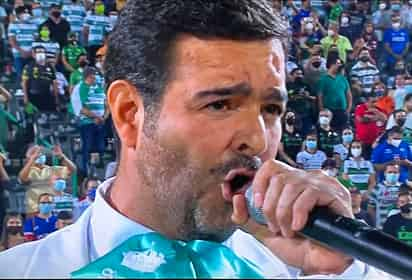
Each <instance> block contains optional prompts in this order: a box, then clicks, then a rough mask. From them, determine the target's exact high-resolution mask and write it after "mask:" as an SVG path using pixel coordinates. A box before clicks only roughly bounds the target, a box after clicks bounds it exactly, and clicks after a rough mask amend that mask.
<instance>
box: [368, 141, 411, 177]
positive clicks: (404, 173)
mask: <svg viewBox="0 0 412 280" xmlns="http://www.w3.org/2000/svg"><path fill="white" fill-rule="evenodd" d="M395 157H399V159H408V160H412V153H411V150H410V149H409V145H408V144H407V143H406V142H405V141H402V142H401V144H400V145H399V147H395V146H393V145H391V144H389V143H388V141H385V142H383V143H381V144H379V145H378V146H377V147H376V148H375V149H374V150H373V152H372V160H371V161H372V163H373V164H383V163H387V162H390V161H392V160H394V158H395ZM400 172H401V173H400V177H399V181H400V182H402V183H404V182H405V181H406V180H407V179H408V168H407V167H406V166H401V167H400ZM378 180H379V182H382V181H383V180H384V172H382V171H381V172H378Z"/></svg>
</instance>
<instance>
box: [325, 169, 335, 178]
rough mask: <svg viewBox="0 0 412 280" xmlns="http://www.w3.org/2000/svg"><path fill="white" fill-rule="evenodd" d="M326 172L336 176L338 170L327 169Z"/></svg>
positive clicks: (330, 175)
mask: <svg viewBox="0 0 412 280" xmlns="http://www.w3.org/2000/svg"><path fill="white" fill-rule="evenodd" d="M325 172H326V174H328V176H329V177H336V175H338V171H337V170H336V169H327V170H325Z"/></svg>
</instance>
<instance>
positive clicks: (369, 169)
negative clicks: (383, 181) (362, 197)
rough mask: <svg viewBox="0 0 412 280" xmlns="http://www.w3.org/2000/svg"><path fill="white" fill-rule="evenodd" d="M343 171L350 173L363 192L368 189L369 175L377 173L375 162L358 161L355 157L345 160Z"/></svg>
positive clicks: (352, 180) (354, 183)
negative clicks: (374, 166)
mask: <svg viewBox="0 0 412 280" xmlns="http://www.w3.org/2000/svg"><path fill="white" fill-rule="evenodd" d="M343 173H346V174H348V176H349V179H350V181H351V182H352V184H353V185H355V186H356V188H357V189H358V190H360V191H361V192H365V191H367V190H368V182H369V177H370V176H371V175H373V174H375V169H374V168H373V164H372V163H371V162H370V161H369V160H364V159H362V160H360V161H356V160H354V159H353V158H350V159H347V160H345V162H344V164H343Z"/></svg>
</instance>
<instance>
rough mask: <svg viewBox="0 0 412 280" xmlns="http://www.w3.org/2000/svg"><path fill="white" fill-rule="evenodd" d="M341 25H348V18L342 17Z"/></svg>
mask: <svg viewBox="0 0 412 280" xmlns="http://www.w3.org/2000/svg"><path fill="white" fill-rule="evenodd" d="M341 25H342V26H348V25H349V18H348V17H342V20H341Z"/></svg>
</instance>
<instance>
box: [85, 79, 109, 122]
mask: <svg viewBox="0 0 412 280" xmlns="http://www.w3.org/2000/svg"><path fill="white" fill-rule="evenodd" d="M79 94H80V101H81V104H82V107H86V108H87V109H89V110H90V111H91V112H93V113H94V114H96V115H97V116H99V117H103V116H104V112H105V101H106V95H105V92H104V89H103V88H102V87H101V85H100V84H99V83H96V85H94V86H89V85H87V84H86V83H85V82H84V81H82V82H81V83H80V88H79ZM80 123H81V124H82V125H85V124H91V123H94V120H93V119H91V118H89V117H88V116H86V115H83V114H80Z"/></svg>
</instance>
